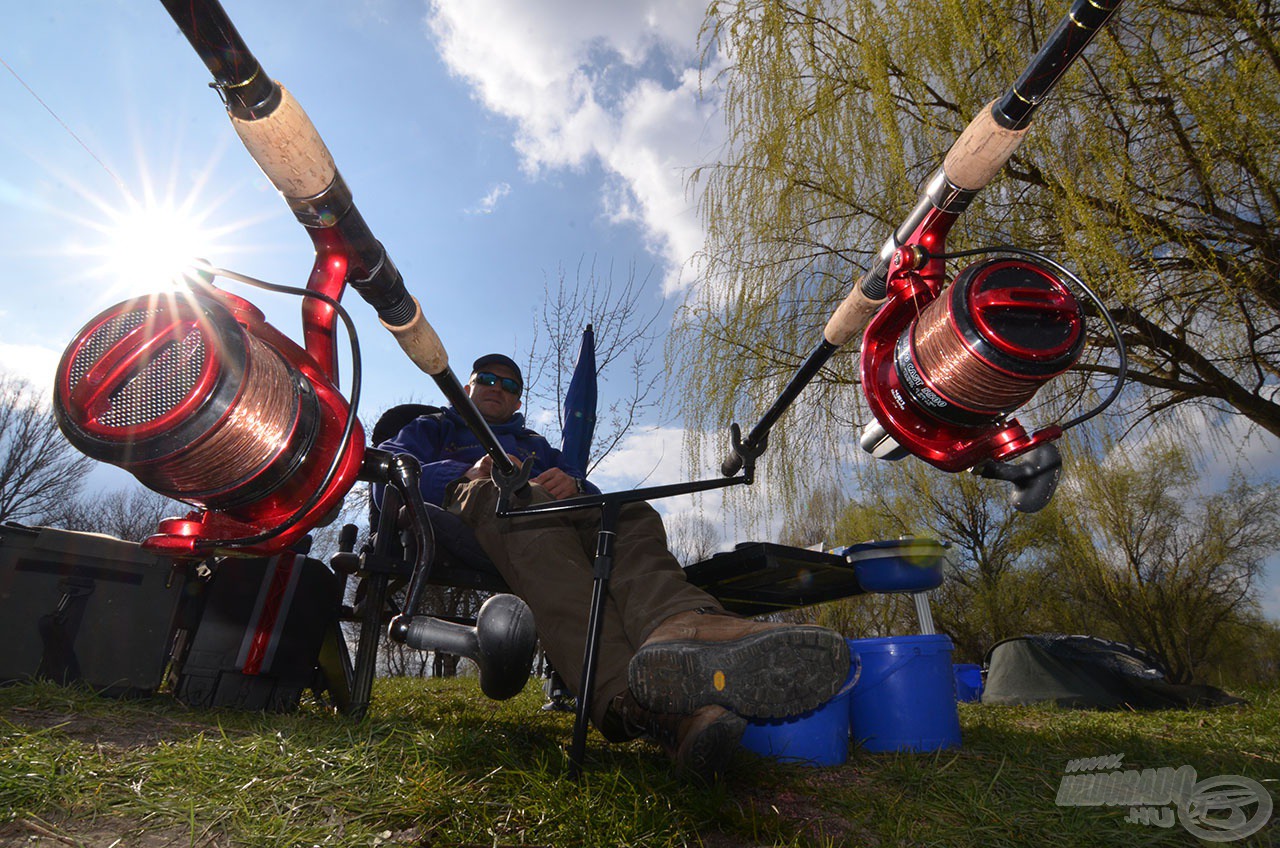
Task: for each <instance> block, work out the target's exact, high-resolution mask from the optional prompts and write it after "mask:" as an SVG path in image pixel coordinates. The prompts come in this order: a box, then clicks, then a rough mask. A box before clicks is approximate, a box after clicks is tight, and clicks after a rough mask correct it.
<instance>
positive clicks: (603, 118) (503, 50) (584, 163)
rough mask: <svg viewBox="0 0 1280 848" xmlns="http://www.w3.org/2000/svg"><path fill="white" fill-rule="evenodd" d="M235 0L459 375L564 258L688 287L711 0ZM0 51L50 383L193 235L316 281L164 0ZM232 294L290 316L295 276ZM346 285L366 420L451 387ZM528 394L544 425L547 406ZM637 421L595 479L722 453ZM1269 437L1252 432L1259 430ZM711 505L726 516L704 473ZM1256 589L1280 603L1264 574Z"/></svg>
mask: <svg viewBox="0 0 1280 848" xmlns="http://www.w3.org/2000/svg"><path fill="white" fill-rule="evenodd" d="M224 7H225V8H226V9H227V11H228V13H229V15H230V16H231V18H232V20H233V21H234V23H235V24H236V26H237V28H238V29H239V31H240V34H241V35H242V36H243V38H244V40H245V41H246V43H247V44H248V46H249V48H250V49H251V50H252V51H253V52H254V54H255V55H256V57H257V58H258V60H259V62H260V63H261V64H262V66H263V68H264V69H265V71H266V72H267V73H268V74H270V75H271V76H272V77H274V78H275V79H276V80H278V81H279V82H281V83H282V84H283V85H284V86H285V87H286V88H287V89H288V90H289V91H290V92H291V93H292V94H293V95H294V97H295V98H296V99H297V101H298V102H299V103H300V104H301V105H302V107H303V108H304V109H305V110H306V111H307V113H308V114H309V115H310V117H311V119H312V121H313V123H314V124H315V126H316V127H317V129H318V130H319V132H320V135H321V137H322V138H323V139H324V140H325V142H326V144H327V145H328V147H329V149H330V151H331V152H332V154H333V156H334V159H335V161H336V163H337V166H338V168H339V170H340V171H341V173H342V175H343V177H344V179H345V181H346V183H347V185H348V186H349V187H350V189H351V190H352V193H353V195H354V198H355V201H356V204H357V205H358V207H359V209H360V210H361V212H362V214H363V215H364V217H365V219H366V220H367V221H368V222H369V224H370V226H371V228H372V230H373V232H374V234H375V236H376V237H377V238H378V239H379V240H381V241H382V242H383V244H384V245H385V246H386V248H387V251H388V254H389V256H390V257H391V259H392V260H393V261H394V262H395V264H396V265H397V267H398V268H399V270H400V271H401V273H402V274H403V276H404V278H405V281H406V284H407V285H408V287H409V289H410V290H411V291H412V292H413V293H414V294H415V296H417V298H418V299H419V301H420V302H421V304H422V306H423V309H424V312H425V314H426V316H427V318H428V320H429V321H430V322H431V323H432V325H433V326H434V327H435V329H436V330H437V332H438V333H439V334H440V336H441V339H442V341H443V342H444V345H445V348H446V350H448V351H449V353H450V357H451V362H452V365H453V367H454V370H455V372H457V373H459V374H460V375H461V377H462V379H465V378H466V373H467V372H468V371H469V365H470V362H471V361H472V360H473V359H474V358H475V357H476V356H478V355H480V354H482V353H485V352H488V351H491V350H502V351H509V352H512V353H513V354H515V355H516V358H517V360H520V361H523V357H524V356H525V355H526V354H527V352H528V350H529V348H530V345H531V344H532V341H533V334H534V324H535V319H536V315H537V312H538V309H539V305H540V301H541V298H542V295H543V288H544V286H545V285H546V284H548V283H549V282H552V283H553V282H554V281H555V279H556V278H557V276H558V275H559V274H560V273H561V272H562V271H563V272H564V273H566V274H567V276H568V277H569V278H570V279H572V278H573V277H574V276H575V274H576V273H577V269H578V268H579V267H580V266H583V265H587V266H590V265H594V266H595V267H596V268H597V269H608V268H610V267H612V268H613V269H614V274H615V278H616V277H618V276H620V275H622V274H624V273H625V272H623V271H620V270H619V269H626V268H629V267H633V266H634V267H635V268H636V269H637V276H639V277H646V276H648V277H650V279H651V282H650V284H649V285H648V286H647V287H646V289H645V290H644V295H643V297H644V303H645V305H646V306H648V307H651V308H652V309H653V310H656V311H660V312H661V313H662V315H663V316H664V317H663V320H664V321H666V320H669V317H670V314H671V310H672V308H673V306H674V305H675V304H676V303H677V302H678V300H679V298H680V297H681V296H682V294H683V293H685V292H686V291H687V290H688V287H689V286H691V285H693V284H695V282H696V280H697V266H696V262H695V257H696V254H697V251H698V250H699V248H700V247H701V244H702V237H703V236H702V226H701V223H700V220H699V216H698V212H697V207H696V200H697V198H696V196H695V195H693V194H692V193H691V192H690V189H689V186H688V183H687V180H688V176H689V174H690V171H691V170H692V169H693V168H695V167H697V166H699V165H702V164H706V163H708V162H711V161H714V160H715V159H716V157H717V156H718V155H719V154H720V152H721V151H722V148H723V145H724V144H725V130H724V126H723V123H722V119H721V113H720V110H719V106H718V95H717V91H716V89H715V87H714V84H713V83H712V78H713V76H714V70H715V69H714V68H711V69H709V72H703V73H700V72H699V62H700V58H701V53H700V49H699V44H698V32H699V28H700V26H701V25H702V22H703V12H704V10H705V3H704V2H703V0H692V2H690V0H628V2H625V3H623V2H598V0H538V2H530V0H524V2H515V0H435V2H426V0H361V2H355V1H354V0H348V2H338V0H313V2H308V3H305V4H304V3H300V2H296V0H273V2H267V3H264V2H249V0H224ZM0 59H2V60H3V61H4V63H5V65H6V66H7V67H0V115H3V118H2V119H0V120H2V121H3V123H2V124H0V216H2V217H0V223H2V224H3V226H0V257H2V258H3V263H2V264H0V369H4V370H6V371H9V372H11V373H16V374H18V375H20V376H23V377H26V378H27V379H29V380H31V381H32V382H34V383H35V384H36V385H38V386H41V387H47V386H48V385H49V384H50V383H51V381H52V376H53V371H54V368H55V367H56V364H57V360H58V358H59V356H60V355H61V352H62V349H63V347H64V346H65V345H66V344H67V343H68V342H69V341H70V340H71V339H72V338H73V337H74V335H75V334H76V332H77V330H78V329H79V328H80V327H81V326H83V325H84V323H85V322H86V321H88V320H89V319H90V318H91V317H93V316H94V315H96V314H97V313H98V312H100V311H102V310H103V309H105V308H107V307H108V306H111V305H113V304H115V303H118V302H120V301H122V300H125V299H127V298H129V297H132V296H136V295H139V294H143V293H146V292H149V291H153V290H156V289H157V288H158V287H160V281H161V280H162V279H163V278H164V277H166V276H167V275H168V274H169V273H171V270H172V266H173V265H174V264H176V263H177V262H180V261H181V260H182V259H183V258H185V257H187V256H191V255H195V256H201V257H203V258H206V259H208V260H209V261H210V262H211V263H212V264H214V265H215V266H220V267H225V268H228V269H231V270H233V271H237V272H240V273H243V274H248V275H251V276H254V277H258V278H261V279H265V280H268V281H271V282H278V283H289V284H294V285H302V284H304V283H305V280H306V277H307V274H308V272H309V271H310V267H311V261H312V257H313V249H312V245H311V242H310V240H309V239H308V238H307V237H306V235H305V234H304V232H303V230H302V228H301V227H299V226H298V224H297V223H296V222H295V220H294V219H293V216H292V214H291V213H290V212H289V210H288V209H287V207H286V206H285V204H284V202H283V201H282V199H281V198H280V197H279V195H278V194H277V192H276V191H275V189H274V188H273V187H272V186H271V185H270V184H269V183H268V182H267V181H266V179H265V177H263V175H262V174H261V172H260V171H259V170H258V168H257V166H256V164H255V163H254V162H253V160H252V159H251V158H250V157H249V155H248V153H247V152H246V151H245V150H244V148H243V146H242V145H241V143H240V142H239V139H238V138H237V137H236V135H235V134H234V132H233V131H232V129H231V127H230V126H229V123H228V120H227V117H226V113H225V110H224V109H223V107H222V105H221V103H220V102H219V99H218V97H217V95H216V93H215V92H214V91H213V90H211V89H210V88H209V85H208V84H209V82H210V80H211V77H210V75H209V73H208V71H207V70H206V68H205V67H204V65H203V64H202V63H201V61H200V60H199V59H198V57H197V56H196V54H195V52H194V51H193V50H192V49H191V47H190V46H189V45H188V43H187V42H186V40H185V39H184V38H183V37H182V35H181V34H180V33H179V31H178V30H177V28H176V26H175V25H174V24H173V22H172V21H171V20H170V18H169V17H168V15H167V13H166V12H165V11H164V9H163V7H162V6H161V4H160V3H159V2H140V1H139V0H102V2H96V3H81V2H70V0H44V2H42V3H24V4H14V8H12V9H8V10H7V14H6V25H5V27H4V29H3V33H2V34H0ZM905 211H906V210H904V213H905ZM175 222H186V224H187V225H186V226H175ZM161 248H163V249H161ZM157 255H159V256H161V257H162V258H163V259H164V260H165V262H163V263H161V267H160V268H159V269H155V268H152V267H151V266H152V265H153V264H155V263H153V262H152V261H151V260H152V259H153V258H155V257H156V256H157ZM175 257H176V258H175ZM228 287H229V288H231V289H232V290H235V291H238V292H239V293H241V294H245V293H246V292H245V291H244V290H243V289H236V288H235V287H234V286H233V285H230V284H229V285H228ZM248 296H249V297H250V299H252V300H253V301H254V303H256V304H257V305H258V306H259V307H261V308H262V309H263V310H264V311H265V312H266V313H267V316H268V318H269V320H270V321H271V322H272V323H273V324H275V326H277V327H278V328H279V329H281V330H282V331H283V332H285V333H286V334H288V335H291V336H293V337H294V338H295V339H297V338H300V321H299V317H298V307H297V303H296V301H294V300H292V299H290V298H285V297H281V296H277V295H263V294H260V293H248ZM344 304H345V305H346V306H347V308H348V309H349V310H350V311H351V313H352V316H353V318H354V319H355V321H356V324H357V327H358V330H359V334H360V342H361V347H362V351H363V358H364V363H365V368H364V374H363V382H364V390H363V394H362V399H361V410H362V413H363V417H364V418H365V419H366V420H371V417H372V416H373V415H375V414H376V412H377V411H378V410H381V409H385V408H387V407H389V406H391V405H393V404H395V403H398V402H404V401H408V400H416V401H420V402H426V403H439V402H441V400H442V398H441V396H440V394H439V392H438V390H437V389H436V388H435V387H434V385H433V384H432V383H431V381H430V380H429V379H428V378H427V377H426V376H425V375H423V374H421V373H420V372H418V371H417V370H416V369H415V368H414V366H413V365H412V364H410V363H409V361H408V360H407V359H406V358H405V357H404V356H403V354H402V353H401V352H400V350H399V348H398V346H397V345H396V344H395V342H394V340H393V339H392V338H391V336H390V335H389V334H387V333H386V332H385V331H383V330H382V328H381V326H380V325H379V324H378V322H377V319H376V315H375V314H374V312H373V310H372V309H371V308H370V307H368V306H367V305H366V304H364V303H363V302H362V301H361V300H360V299H359V297H358V296H356V295H355V294H354V293H349V294H348V296H347V297H346V298H345V299H344ZM818 332H820V328H815V336H814V340H815V342H816V340H817V333H818ZM342 344H345V342H343V343H342ZM340 347H341V344H340ZM343 379H344V380H345V379H346V374H345V373H344V378H343ZM344 385H345V383H344ZM602 391H603V392H605V394H606V396H607V394H608V392H609V386H608V385H607V384H606V385H604V386H602ZM526 412H528V414H529V416H530V419H531V421H532V422H533V423H534V424H535V425H539V424H540V422H545V421H547V419H548V418H549V417H550V415H551V411H550V410H537V409H530V410H526ZM742 423H743V424H744V425H745V426H750V424H751V423H754V422H742ZM645 425H646V426H645V427H644V428H642V429H641V430H637V431H636V432H635V433H634V434H633V437H632V438H631V439H630V440H629V442H628V443H627V444H626V445H624V446H623V447H622V449H620V450H618V451H616V452H615V453H614V454H613V455H611V456H610V457H609V458H608V460H607V461H606V462H605V463H604V465H602V467H601V468H600V469H599V472H598V473H597V474H596V475H595V476H594V478H593V479H595V480H596V482H597V483H599V484H600V485H601V486H602V487H604V488H606V489H616V488H624V487H630V486H634V485H636V484H637V483H639V482H640V480H641V479H643V480H644V482H645V484H648V485H656V484H661V483H670V482H676V481H679V480H685V479H690V478H691V477H707V476H714V475H715V473H716V472H715V470H714V469H710V468H708V469H692V470H690V469H684V468H682V467H681V461H680V460H681V457H682V455H683V454H682V450H681V438H682V435H683V431H682V430H681V428H680V424H679V422H677V421H673V420H668V419H664V418H662V417H661V416H660V415H656V414H655V415H654V416H653V417H652V418H651V420H648V421H646V422H645ZM542 429H545V430H548V435H551V436H553V437H554V435H555V433H554V428H546V427H543V428H542ZM553 441H554V438H553ZM1271 441H1273V440H1271ZM1271 441H1269V440H1265V439H1264V440H1261V441H1260V442H1256V443H1255V444H1256V445H1258V448H1257V449H1258V450H1259V451H1261V453H1262V454H1264V455H1270V454H1271V452H1272V451H1273V450H1274V444H1272V443H1271ZM113 475H114V476H113ZM94 479H95V481H96V482H97V484H99V485H103V486H110V485H123V484H124V483H127V482H128V480H129V479H130V478H128V477H127V475H124V472H118V471H111V470H103V471H99V472H95V475H94ZM760 486H761V484H759V483H758V484H757V487H760ZM656 505H657V506H658V507H659V508H660V509H661V510H663V511H664V512H667V513H669V514H670V513H673V512H678V511H681V510H686V511H687V510H689V509H692V508H693V507H692V504H691V503H688V502H682V503H680V504H675V503H674V502H665V503H659V504H656ZM704 509H705V510H706V511H707V512H708V514H710V515H715V514H717V512H718V509H719V500H718V498H714V497H713V498H709V499H707V500H706V502H705V503H704ZM729 525H732V521H728V522H727V524H726V527H728V526H729ZM723 532H725V533H726V534H732V533H735V532H739V533H740V532H742V531H741V529H740V528H738V529H725V530H724V531H723ZM755 532H757V533H759V534H761V535H757V536H756V538H767V537H769V534H768V531H755ZM738 538H742V537H741V536H739V537H738ZM734 540H735V539H733V538H732V537H730V539H729V541H734ZM842 541H849V540H834V541H833V543H840V542H842ZM1272 571H1273V573H1274V572H1276V571H1280V568H1275V567H1273V568H1272ZM1264 591H1265V595H1264V597H1265V606H1266V608H1267V610H1268V612H1269V613H1270V614H1271V615H1273V616H1275V617H1280V579H1275V578H1274V577H1273V578H1272V579H1271V580H1270V581H1269V583H1268V585H1267V587H1266V588H1265V590H1264Z"/></svg>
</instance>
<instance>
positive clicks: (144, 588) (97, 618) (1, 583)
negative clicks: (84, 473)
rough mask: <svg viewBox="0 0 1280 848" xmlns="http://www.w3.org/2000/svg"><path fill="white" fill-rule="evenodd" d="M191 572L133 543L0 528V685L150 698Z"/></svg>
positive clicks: (6, 525)
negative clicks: (48, 685) (35, 682)
mask: <svg viewBox="0 0 1280 848" xmlns="http://www.w3.org/2000/svg"><path fill="white" fill-rule="evenodd" d="M192 573H193V568H192V566H191V565H189V564H185V563H176V562H174V561H172V560H169V559H166V558H163V557H159V556H156V555H154V554H150V553H147V552H146V551H144V550H143V549H142V547H141V545H139V544H138V543H136V542H126V541H123V540H121V539H117V538H114V537H111V536H104V535H100V534H96V533H80V532H74V531H69V530H60V529H56V528H51V527H27V526H24V525H21V524H14V523H9V522H6V523H2V524H0V644H3V646H4V647H3V649H2V650H0V681H12V680H21V679H26V678H32V677H42V678H47V679H51V680H54V681H57V682H59V683H64V684H65V683H77V682H79V683H84V684H86V685H88V686H90V687H92V688H93V689H95V690H97V691H99V692H100V693H102V694H104V695H111V696H131V695H145V694H149V693H152V692H154V691H155V690H156V689H157V688H158V687H159V686H160V683H161V681H162V680H163V679H164V673H165V667H166V665H167V664H168V661H169V657H170V653H171V649H172V646H173V638H174V632H175V627H176V622H177V619H178V613H179V608H180V606H181V605H182V603H183V601H184V600H188V597H187V596H188V593H189V592H190V591H191V590H192V589H194V584H193V582H192V581H191V576H192Z"/></svg>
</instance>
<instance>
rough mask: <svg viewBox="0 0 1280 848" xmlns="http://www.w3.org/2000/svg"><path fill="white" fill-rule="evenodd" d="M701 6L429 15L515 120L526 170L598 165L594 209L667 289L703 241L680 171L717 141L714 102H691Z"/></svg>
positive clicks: (456, 68) (474, 1)
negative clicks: (618, 226)
mask: <svg viewBox="0 0 1280 848" xmlns="http://www.w3.org/2000/svg"><path fill="white" fill-rule="evenodd" d="M704 10H705V5H704V4H703V3H701V2H692V0H648V2H635V3H599V2H593V0H542V2H536V3H529V2H524V3H520V2H515V0H435V1H434V2H433V3H432V5H431V11H430V14H429V15H428V19H427V23H428V26H429V28H430V30H431V32H432V33H433V35H434V36H435V38H436V41H437V43H438V46H439V50H440V54H441V56H442V57H443V59H444V61H445V63H446V64H447V65H448V66H449V67H450V68H451V69H452V71H453V72H454V73H455V74H456V75H458V76H459V77H462V78H463V79H465V80H466V81H467V82H468V83H469V84H470V85H471V86H472V87H473V89H474V91H475V94H476V97H477V98H478V99H479V100H480V102H482V103H483V104H484V105H485V106H486V107H487V108H489V109H490V110H492V111H494V112H496V113H498V114H500V115H503V116H506V117H509V118H512V119H513V120H514V121H515V123H516V127H517V130H516V138H515V140H514V143H515V146H516V149H517V150H518V151H519V153H520V154H521V156H522V157H523V163H524V167H525V168H526V169H527V170H528V171H529V172H530V173H531V174H537V173H539V172H540V171H543V170H545V169H556V168H579V167H582V166H584V165H586V164H598V165H599V166H600V167H602V168H603V169H604V171H605V172H606V173H607V174H608V176H609V179H610V184H609V185H608V186H606V187H605V191H604V193H603V197H604V200H603V206H604V208H603V210H602V211H603V212H605V214H607V215H608V216H609V218H610V219H611V220H613V221H615V222H625V223H631V224H634V225H636V226H638V227H639V228H640V229H641V231H642V232H643V234H644V237H645V239H646V242H647V247H648V249H649V250H650V251H651V252H652V253H653V254H654V255H655V256H656V257H658V258H659V259H660V260H661V261H662V262H663V263H664V266H665V269H666V274H665V282H664V286H665V288H666V289H667V290H668V291H671V290H673V289H675V288H678V287H680V286H682V285H687V284H688V283H689V282H690V280H689V279H687V278H682V275H681V271H682V269H683V268H684V267H685V266H686V265H687V264H688V262H689V261H690V259H691V258H692V257H693V256H694V254H695V253H696V252H697V251H698V249H700V247H701V246H702V241H703V239H702V227H701V223H700V221H699V220H698V216H697V214H696V212H695V209H694V204H693V201H692V199H691V198H690V197H688V196H687V194H686V179H687V176H688V171H689V169H691V168H692V167H695V166H696V165H698V164H701V163H702V162H704V161H705V160H706V159H707V157H708V155H709V154H710V152H711V151H714V150H715V149H717V148H718V147H719V145H720V144H721V142H722V140H723V136H724V130H723V125H722V124H721V123H720V121H719V118H718V110H717V105H716V103H714V102H710V101H708V100H704V99H702V98H700V96H699V75H698V71H697V67H698V61H699V54H698V44H697V40H698V30H699V27H700V26H701V24H702V20H703V13H704ZM710 76H713V74H711V75H708V78H710Z"/></svg>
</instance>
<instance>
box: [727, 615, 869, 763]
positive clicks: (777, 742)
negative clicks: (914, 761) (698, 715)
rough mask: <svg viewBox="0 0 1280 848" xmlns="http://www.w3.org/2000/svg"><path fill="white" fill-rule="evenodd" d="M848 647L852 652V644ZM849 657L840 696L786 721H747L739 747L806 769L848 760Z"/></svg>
mask: <svg viewBox="0 0 1280 848" xmlns="http://www.w3.org/2000/svg"><path fill="white" fill-rule="evenodd" d="M848 641H849V647H850V650H851V651H853V646H854V640H852V639H850V640H848ZM859 669H860V666H859V661H858V657H857V654H856V653H854V654H853V665H852V667H851V668H850V669H849V677H848V678H847V679H846V680H845V685H844V686H843V687H842V688H841V690H840V692H838V693H837V694H836V696H835V697H834V698H832V699H831V700H830V701H827V703H825V704H823V705H822V706H821V707H818V709H816V710H813V711H811V712H808V713H805V714H804V715H802V716H800V717H798V718H794V719H791V720H789V721H763V720H761V721H748V722H747V729H746V730H744V731H743V732H742V741H741V743H740V744H741V745H742V747H744V748H746V749H747V750H748V751H753V752H755V753H757V754H759V755H760V756H762V757H772V758H773V759H776V760H780V761H782V762H790V763H800V764H803V765H809V766H838V765H842V764H843V763H844V762H845V761H846V760H847V759H849V715H850V712H849V698H850V697H851V696H852V695H853V686H854V684H855V683H856V682H857V680H858V677H859Z"/></svg>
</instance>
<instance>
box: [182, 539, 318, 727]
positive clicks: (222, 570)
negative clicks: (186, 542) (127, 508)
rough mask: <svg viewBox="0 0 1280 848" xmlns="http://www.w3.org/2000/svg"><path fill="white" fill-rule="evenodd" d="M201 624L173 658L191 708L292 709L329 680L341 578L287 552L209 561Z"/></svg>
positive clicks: (307, 559) (308, 560)
mask: <svg viewBox="0 0 1280 848" xmlns="http://www.w3.org/2000/svg"><path fill="white" fill-rule="evenodd" d="M210 567H211V570H212V574H211V576H210V577H209V580H208V582H207V584H206V585H205V586H204V587H203V592H202V597H201V608H200V610H199V611H198V613H197V616H198V624H197V625H196V626H195V628H194V630H193V631H192V632H190V633H184V634H183V638H182V644H180V645H179V647H178V649H177V651H176V652H175V657H174V667H175V671H176V683H175V686H174V694H175V695H176V696H177V698H178V700H180V701H182V702H183V703H186V704H189V705H190V706H193V707H230V708H234V709H244V710H270V711H274V712H287V711H289V710H292V709H294V708H296V707H297V706H298V701H299V698H300V697H301V695H302V692H303V690H305V689H308V688H315V687H316V686H317V684H318V683H321V682H323V679H322V678H321V677H320V676H319V674H320V672H319V670H318V658H319V654H320V647H321V643H322V641H323V640H324V638H325V635H326V634H327V633H328V632H329V631H330V629H331V628H334V627H336V626H337V620H338V610H339V604H340V602H341V592H342V581H341V579H340V578H339V577H338V575H336V574H334V572H333V571H332V570H330V569H329V567H328V566H327V565H325V564H324V563H323V562H321V561H320V560H317V559H312V558H310V557H306V556H303V555H302V554H298V553H294V552H292V551H288V552H285V553H282V554H279V555H277V556H273V557H266V558H255V559H241V558H233V557H225V558H222V559H218V560H215V561H213V562H212V563H210Z"/></svg>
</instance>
